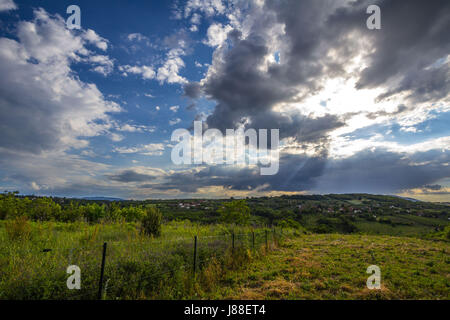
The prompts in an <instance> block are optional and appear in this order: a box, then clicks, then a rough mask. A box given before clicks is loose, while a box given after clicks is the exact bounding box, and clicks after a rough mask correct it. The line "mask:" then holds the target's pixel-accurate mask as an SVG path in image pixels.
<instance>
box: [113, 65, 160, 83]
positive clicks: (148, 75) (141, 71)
mask: <svg viewBox="0 0 450 320" xmlns="http://www.w3.org/2000/svg"><path fill="white" fill-rule="evenodd" d="M119 70H120V71H122V72H123V75H124V76H127V75H128V73H132V74H137V75H141V76H142V79H144V80H149V79H153V78H155V75H156V73H155V71H154V70H153V68H152V67H151V66H130V65H125V66H120V67H119Z"/></svg>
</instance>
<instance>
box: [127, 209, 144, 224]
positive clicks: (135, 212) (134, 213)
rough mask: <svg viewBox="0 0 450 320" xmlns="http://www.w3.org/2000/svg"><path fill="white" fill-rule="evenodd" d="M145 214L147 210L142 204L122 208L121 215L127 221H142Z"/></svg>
mask: <svg viewBox="0 0 450 320" xmlns="http://www.w3.org/2000/svg"><path fill="white" fill-rule="evenodd" d="M145 215H146V213H145V210H144V209H142V207H141V206H139V207H128V208H123V209H121V216H122V217H124V218H125V220H126V221H127V222H132V221H140V220H142V219H143V218H144V217H145Z"/></svg>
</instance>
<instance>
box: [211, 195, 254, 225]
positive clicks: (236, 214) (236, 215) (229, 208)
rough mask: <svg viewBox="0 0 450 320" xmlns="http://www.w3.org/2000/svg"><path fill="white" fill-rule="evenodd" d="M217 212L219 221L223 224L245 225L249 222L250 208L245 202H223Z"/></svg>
mask: <svg viewBox="0 0 450 320" xmlns="http://www.w3.org/2000/svg"><path fill="white" fill-rule="evenodd" d="M217 212H218V213H219V214H220V219H221V220H222V221H223V222H225V223H234V224H237V225H247V224H248V222H249V221H250V208H249V207H248V206H247V202H246V201H245V200H234V201H230V202H224V203H223V204H222V207H221V208H219V209H218V210H217Z"/></svg>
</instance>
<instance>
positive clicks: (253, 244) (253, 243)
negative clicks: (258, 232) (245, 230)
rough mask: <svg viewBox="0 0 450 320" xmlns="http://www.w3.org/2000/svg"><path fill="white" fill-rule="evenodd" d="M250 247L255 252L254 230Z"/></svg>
mask: <svg viewBox="0 0 450 320" xmlns="http://www.w3.org/2000/svg"><path fill="white" fill-rule="evenodd" d="M252 247H253V250H255V230H252Z"/></svg>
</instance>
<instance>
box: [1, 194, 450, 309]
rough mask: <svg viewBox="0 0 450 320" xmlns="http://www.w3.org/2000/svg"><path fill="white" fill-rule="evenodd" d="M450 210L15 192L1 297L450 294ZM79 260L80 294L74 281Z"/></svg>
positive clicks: (382, 199)
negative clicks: (375, 280)
mask: <svg viewBox="0 0 450 320" xmlns="http://www.w3.org/2000/svg"><path fill="white" fill-rule="evenodd" d="M449 216H450V213H449V207H448V206H447V205H445V204H430V203H416V202H411V201H406V200H403V199H398V198H395V197H388V196H372V195H327V196H300V197H297V196H295V197H284V196H282V197H273V198H251V199H247V200H233V199H230V200H192V199H191V200H148V201H114V202H110V201H96V200H83V199H65V198H64V199H63V198H40V197H34V196H32V197H20V196H17V194H15V193H5V194H0V299H18V300H21V299H25V300H30V299H32V300H42V299H69V300H85V299H86V300H92V299H113V300H116V299H120V300H124V299H449V292H450V289H449V288H450V282H449V278H450V259H449V255H448V253H449V249H450V247H449V243H450V226H449V221H448V220H449ZM105 244H106V249H105V247H104V245H105ZM104 250H105V251H104ZM104 252H105V259H104V260H103V253H104ZM103 261H104V262H105V267H104V272H103V278H102V280H101V281H100V279H101V276H100V274H101V270H102V267H101V266H102V262H103ZM73 265H75V266H78V267H79V268H80V271H81V289H79V290H78V289H73V290H70V289H68V287H67V279H68V278H69V276H70V274H68V272H67V268H68V267H69V266H73ZM370 265H377V266H379V267H380V268H381V273H382V287H381V290H369V289H368V288H367V286H366V280H367V277H368V276H369V275H368V274H367V273H366V269H367V267H368V266H370ZM100 283H101V290H99V288H100Z"/></svg>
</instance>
